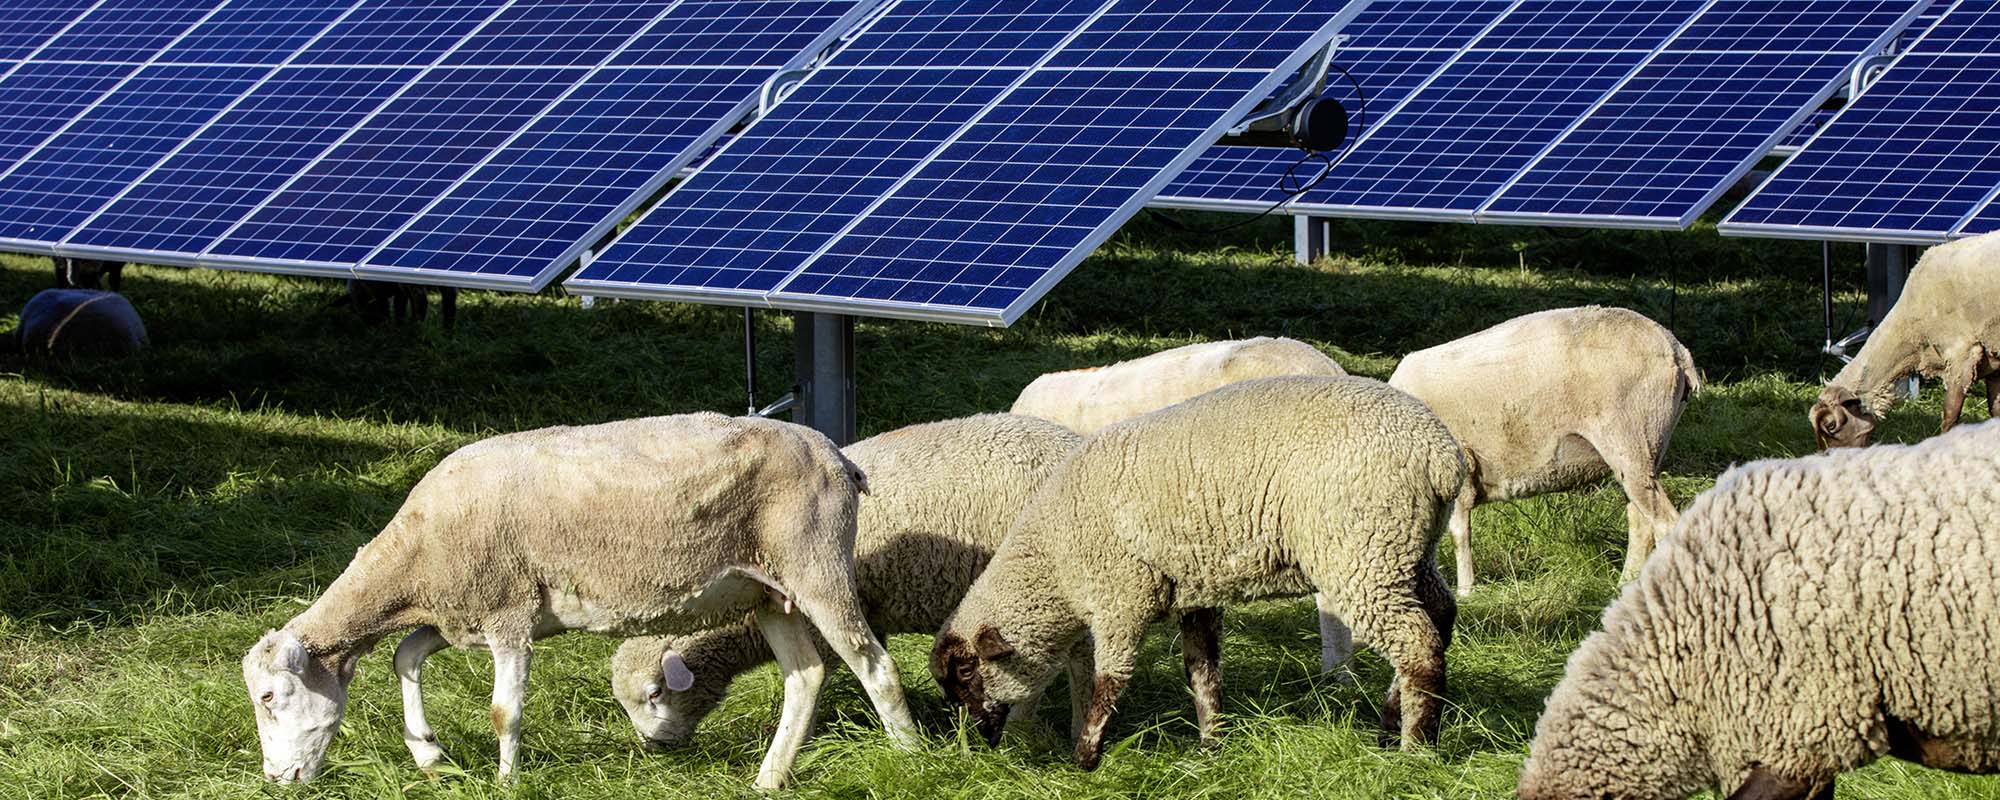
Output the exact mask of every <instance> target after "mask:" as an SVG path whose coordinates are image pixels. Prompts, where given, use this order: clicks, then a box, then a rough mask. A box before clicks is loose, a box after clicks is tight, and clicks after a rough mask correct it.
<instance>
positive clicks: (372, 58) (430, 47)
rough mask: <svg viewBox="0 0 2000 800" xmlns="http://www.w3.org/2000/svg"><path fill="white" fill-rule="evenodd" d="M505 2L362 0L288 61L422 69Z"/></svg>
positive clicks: (474, 0) (484, 0)
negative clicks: (352, 11)
mask: <svg viewBox="0 0 2000 800" xmlns="http://www.w3.org/2000/svg"><path fill="white" fill-rule="evenodd" d="M506 2H507V0H368V1H367V2H366V3H363V4H362V5H361V7H360V8H357V9H356V10H355V11H354V13H352V14H349V15H348V16H347V18H345V19H343V20H341V21H340V24H338V25H335V26H333V27H332V28H331V29H329V30H327V32H326V33H325V34H323V35H321V36H320V38H319V41H317V42H314V43H313V44H312V45H311V46H309V47H307V48H305V49H304V50H302V51H300V53H299V54H298V56H297V57H296V58H294V59H292V63H294V64H299V65H348V66H364V67H387V66H405V65H408V66H425V65H428V64H431V63H432V62H434V61H436V60H437V58H438V57H439V56H442V55H444V53H445V52H446V51H448V50H450V49H451V47H452V46H453V45H456V44H458V43H459V42H460V41H461V40H463V39H464V38H465V36H466V34H469V33H471V32H472V31H474V30H476V29H477V28H479V26H480V25H481V24H482V23H484V22H486V20H487V19H488V18H490V17H491V16H492V15H493V12H495V11H497V10H498V9H499V8H500V7H501V6H502V5H505V4H506Z"/></svg>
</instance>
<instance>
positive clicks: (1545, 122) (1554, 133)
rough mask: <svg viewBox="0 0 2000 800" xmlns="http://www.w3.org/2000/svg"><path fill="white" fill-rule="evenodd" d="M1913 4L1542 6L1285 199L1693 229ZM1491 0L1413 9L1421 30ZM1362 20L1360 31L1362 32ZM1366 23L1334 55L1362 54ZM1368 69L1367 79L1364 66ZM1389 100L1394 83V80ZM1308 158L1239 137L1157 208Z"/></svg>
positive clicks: (1228, 192) (1426, 83)
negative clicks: (1244, 143)
mask: <svg viewBox="0 0 2000 800" xmlns="http://www.w3.org/2000/svg"><path fill="white" fill-rule="evenodd" d="M1922 5H1928V3H1915V2H1911V1H1910V0H1894V1H1890V2H1859V1H1857V0H1827V1H1826V2H1813V1H1812V0H1706V1H1703V0H1691V1H1688V2H1675V1H1673V0H1665V1H1648V2H1631V3H1603V2H1544V1H1539V0H1537V1H1530V2H1517V3H1511V4H1507V8H1506V9H1505V10H1504V11H1503V12H1502V13H1501V14H1500V15H1499V16H1498V18H1497V20H1496V21H1494V22H1492V23H1491V24H1490V26H1489V29H1488V30H1485V31H1482V32H1480V33H1479V34H1478V35H1477V36H1476V37H1475V38H1473V39H1472V40H1471V41H1470V42H1468V44H1467V46H1466V47H1465V48H1464V49H1462V50H1461V51H1459V52H1457V53H1456V54H1455V55H1454V56H1453V57H1452V58H1451V59H1450V60H1449V61H1447V62H1444V63H1442V64H1441V65H1439V67H1438V68H1437V69H1436V71H1435V72H1433V73H1432V74H1430V75H1427V76H1425V78H1424V79H1423V82H1422V83H1421V84H1419V85H1418V86H1417V87H1416V88H1415V89H1414V90H1413V91H1407V92H1401V93H1400V94H1401V97H1400V99H1398V100H1396V101H1395V102H1394V103H1393V104H1389V105H1386V107H1385V104H1383V103H1381V102H1378V101H1376V100H1375V99H1374V98H1373V97H1371V98H1370V100H1369V108H1370V111H1371V113H1376V112H1377V111H1378V110H1379V113H1380V121H1379V122H1377V123H1375V124H1372V125H1370V126H1369V127H1370V130H1368V131H1365V132H1363V135H1362V137H1361V138H1360V139H1359V140H1358V141H1357V142H1355V143H1354V144H1353V145H1352V148H1353V151H1352V152H1351V153H1349V154H1346V156H1345V158H1344V159H1343V160H1342V161H1341V162H1340V163H1339V165H1338V166H1337V167H1336V168H1335V169H1334V170H1333V171H1332V172H1331V173H1330V174H1329V175H1327V177H1326V179H1325V180H1324V181H1322V182H1321V183H1320V184H1319V185H1318V186H1316V187H1314V188H1313V189H1312V190H1311V191H1309V192H1307V193H1306V194H1305V195H1304V196H1302V197H1300V198H1299V199H1297V200H1295V201H1293V202H1292V203H1290V204H1289V206H1288V208H1287V210H1288V211H1291V212H1292V213H1319V214H1325V215H1328V216H1355V217H1378V218H1408V219H1431V220H1446V221H1461V222H1470V221H1492V222H1520V223H1532V224H1577V225H1594V226H1607V227H1640V228H1679V227H1685V226H1686V225H1687V224H1689V223H1690V222H1692V221H1693V219H1694V218H1695V217H1696V216H1697V215H1699V213H1700V212H1701V211H1702V210H1703V209H1705V208H1706V207H1707V206H1708V205H1709V204H1710V203H1712V202H1713V201H1714V200H1715V199H1716V198H1717V197H1719V196H1720V195H1721V193H1722V192H1723V191H1725V190H1726V189H1727V188H1728V187H1729V185H1731V184H1732V183H1733V182H1734V181H1735V180H1736V179H1737V178H1738V177H1740V176H1741V175H1742V174H1743V173H1744V172H1745V171H1747V170H1748V169H1749V168H1750V167H1751V166H1753V165H1754V162H1755V160H1756V159H1757V158H1759V157H1761V156H1762V155H1763V154H1764V153H1765V152H1768V151H1769V149H1770V148H1771V147H1772V146H1774V145H1776V144H1777V143H1778V142H1779V141H1781V140H1782V139H1783V137H1784V136H1785V135H1786V134H1787V133H1788V132H1790V131H1792V130H1794V129H1795V128H1796V127H1797V126H1798V125H1799V123H1800V122H1801V121H1803V119H1804V118H1805V117H1806V116H1807V115H1809V114H1810V113H1811V111H1812V109H1813V108H1815V107H1816V106H1818V105H1819V103H1820V102H1822V101H1823V100H1824V99H1825V98H1827V97H1828V96H1830V95H1831V93H1832V92H1833V91H1834V90H1835V89H1837V88H1838V87H1839V86H1840V85H1842V84H1843V82H1844V80H1845V77H1846V74H1847V70H1848V68H1849V67H1851V65H1853V64H1854V63H1856V62H1857V61H1859V60H1860V59H1861V58H1863V57H1865V56H1867V55H1869V54H1871V53H1873V52H1877V51H1879V50H1880V49H1881V48H1882V47H1884V46H1885V45H1886V44H1887V43H1888V42H1889V40H1890V39H1892V38H1893V37H1894V36H1895V35H1896V33H1897V32H1899V31H1901V30H1902V29H1903V28H1904V27H1906V26H1907V25H1909V24H1910V22H1911V20H1912V19H1914V18H1915V16H1916V14H1917V13H1918V12H1919V11H1920V10H1921V9H1920V6H1922ZM1491 14H1492V11H1491V6H1490V4H1475V3H1464V2H1459V3H1451V2H1442V3H1425V4H1416V5H1415V6H1413V7H1412V8H1411V9H1410V10H1409V13H1408V15H1406V16H1404V17H1403V18H1402V19H1401V20H1400V22H1401V24H1402V25H1404V26H1407V27H1411V28H1415V29H1422V28H1423V27H1426V26H1432V25H1437V24H1440V23H1442V22H1445V21H1450V20H1458V19H1467V18H1471V19H1485V18H1487V17H1488V16H1490V15H1491ZM1363 30H1365V28H1364V29H1363ZM1371 45H1374V42H1372V41H1371V40H1370V39H1368V38H1367V37H1366V36H1365V35H1357V36H1355V37H1354V38H1353V40H1352V41H1350V42H1348V43H1347V44H1346V45H1345V46H1344V47H1343V48H1342V50H1340V51H1339V58H1340V59H1341V60H1343V61H1352V62H1353V63H1356V64H1365V63H1367V62H1368V61H1369V60H1370V59H1371V58H1372V57H1374V55H1373V53H1372V52H1371V51H1370V50H1368V49H1365V48H1369V47H1370V46H1371ZM1357 77H1360V76H1359V75H1357ZM1382 85H1383V86H1384V88H1385V90H1386V91H1384V92H1383V94H1385V95H1386V96H1389V97H1396V96H1397V95H1398V94H1399V93H1398V91H1397V90H1396V88H1395V87H1394V86H1393V85H1388V84H1386V83H1385V84H1382ZM1296 158H1297V155H1296V154H1295V153H1286V152H1284V151H1277V152H1270V151H1265V152H1255V151H1253V150H1252V149H1249V148H1229V149H1227V150H1221V151H1220V152H1217V153H1214V154H1211V156H1210V157H1209V158H1208V159H1207V160H1206V161H1205V162H1203V164H1200V165H1198V166H1197V167H1196V168H1195V169H1193V170H1190V174H1189V175H1188V176H1187V177H1184V178H1183V180H1182V181H1181V182H1180V183H1178V184H1176V185H1175V186H1173V187H1170V188H1169V190H1168V191H1167V193H1166V195H1167V196H1166V197H1163V198H1162V199H1161V200H1160V201H1159V204H1161V205H1185V206H1192V207H1236V208H1249V207H1257V208H1261V207H1265V206H1268V205H1270V204H1272V203H1275V202H1278V201H1280V200H1283V199H1284V195H1283V193H1282V192H1279V191H1277V190H1276V189H1275V188H1274V187H1276V185H1277V182H1276V180H1275V178H1274V176H1275V175H1276V174H1277V173H1279V172H1282V171H1283V170H1284V168H1285V167H1286V166H1289V165H1290V164H1291V163H1292V162H1294V161H1295V160H1296Z"/></svg>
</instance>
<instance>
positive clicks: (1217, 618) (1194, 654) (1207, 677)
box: [1181, 608, 1222, 743]
mask: <svg viewBox="0 0 2000 800" xmlns="http://www.w3.org/2000/svg"><path fill="white" fill-rule="evenodd" d="M1181 660H1182V662H1183V663H1184V664H1186V665H1187V678H1188V689H1189V690H1190V691H1192V692H1194V719H1195V725H1196V727H1197V728H1198V729H1199V730H1200V731H1201V741H1202V742H1203V743H1209V742H1214V741H1215V740H1216V739H1218V738H1220V736H1219V734H1220V732H1221V730H1222V609H1219V608H1198V609H1195V610H1193V611H1189V612H1187V613H1185V614H1182V615H1181Z"/></svg>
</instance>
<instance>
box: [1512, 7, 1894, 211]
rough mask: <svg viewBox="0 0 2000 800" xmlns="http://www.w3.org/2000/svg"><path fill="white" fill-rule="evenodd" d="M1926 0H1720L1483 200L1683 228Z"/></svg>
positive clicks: (1514, 207) (1519, 207)
mask: <svg viewBox="0 0 2000 800" xmlns="http://www.w3.org/2000/svg"><path fill="white" fill-rule="evenodd" d="M1920 5H1922V4H1921V3H1915V2H1912V0H1900V1H1894V0H1892V1H1891V2H1874V1H1870V2H1862V1H1861V0H1843V1H1841V2H1821V3H1800V2H1797V1H1796V0H1720V1H1719V2H1715V3H1714V4H1712V5H1711V6H1709V7H1708V8H1707V9H1705V10H1703V11H1702V12H1701V14H1700V15H1699V16H1697V17H1696V18H1695V19H1694V22H1693V23H1692V24H1691V25H1689V26H1688V28H1687V30H1685V31H1683V32H1682V33H1681V34H1680V35H1678V36H1676V37H1674V39H1673V40H1672V41H1669V42H1668V43H1667V44H1666V46H1665V47H1664V48H1662V49H1661V50H1660V51H1659V52H1658V53H1656V54H1654V55H1653V56H1651V57H1650V58H1648V60H1647V61H1646V63H1645V65H1644V66H1642V67H1640V68H1639V70H1638V71H1637V72H1636V73H1635V74H1633V76H1632V77H1631V78H1629V79H1628V80H1626V81H1625V83H1624V84H1623V85H1622V86H1620V87H1619V88H1618V89H1617V90H1616V91H1614V92H1612V93H1611V94H1610V96H1608V97H1606V98H1605V99H1604V101H1603V102H1602V103H1601V104H1599V105H1598V106H1597V107H1596V108H1595V109H1593V110H1592V111H1591V112H1590V113H1588V114H1586V115H1585V116H1584V117H1583V118H1582V120H1580V121H1579V122H1578V123H1577V124H1576V125H1575V126H1574V128H1573V129H1572V130H1571V131H1569V132H1568V133H1567V134H1565V135H1563V136H1562V137H1561V139H1560V140H1558V141H1556V142H1555V143H1554V144H1553V145H1552V146H1551V147H1550V148H1549V149H1548V150H1547V151H1546V152H1545V153H1544V154H1543V155H1541V156H1540V157H1539V158H1538V159H1536V160H1535V161H1534V162H1533V164H1532V166H1530V167H1529V168H1528V169H1526V170H1525V171H1523V172H1522V173H1521V174H1520V175H1519V176H1517V177H1515V178H1514V179H1513V181H1512V182H1510V183H1509V184H1508V185H1507V187H1506V188H1505V189H1503V190H1502V191H1501V192H1500V193H1499V194H1498V195H1496V196H1495V197H1493V198H1492V199H1491V200H1489V201H1488V202H1487V203H1486V204H1485V205H1484V207H1482V208H1481V209H1480V211H1479V215H1480V220H1481V221H1496V222H1500V221H1514V222H1529V223H1539V224H1552V223H1559V224H1570V225H1614V226H1618V227H1654V228H1665V229H1673V230H1678V229H1681V228H1685V227H1687V226H1688V225H1690V224H1692V223H1693V222H1694V220H1695V218H1696V217H1698V216H1699V215H1700V214H1701V212H1702V211H1703V210H1704V209H1706V208H1708V206H1709V205H1710V204H1711V203H1713V202H1715V200H1716V199H1718V198H1720V197H1721V195H1722V193H1723V192H1724V191H1727V190H1728V189H1729V187H1730V186H1731V185H1732V184H1734V183H1735V181H1736V179H1737V178H1739V177H1741V176H1742V175H1743V173H1745V172H1747V171H1749V169H1750V168H1751V167H1752V166H1753V165H1754V164H1755V163H1756V160H1757V159H1758V158H1760V157H1762V156H1763V155H1764V154H1765V153H1766V152H1769V151H1770V149H1771V148H1772V147H1773V146H1775V145H1776V144H1777V142H1778V141H1779V140H1781V139H1782V138H1783V136H1784V135H1785V134H1786V133H1787V132H1789V131H1790V130H1792V129H1793V128H1794V127H1795V126H1796V125H1797V124H1798V122H1799V121H1800V120H1801V119H1803V118H1804V117H1805V116H1806V115H1807V114H1808V113H1809V112H1810V110H1811V109H1812V108H1813V107H1815V106H1818V105H1819V104H1820V103H1821V102H1822V101H1824V100H1826V98H1827V97H1829V96H1831V95H1832V94H1833V92H1834V90H1835V89H1836V88H1837V87H1838V86H1840V85H1842V84H1844V83H1845V81H1846V78H1847V74H1848V71H1849V70H1850V69H1851V68H1852V67H1853V65H1854V64H1855V62H1857V61H1859V60H1860V59H1861V58H1862V57H1864V56H1867V55H1869V54H1871V53H1875V52H1879V51H1880V50H1881V49H1882V48H1883V47H1884V46H1886V45H1887V44H1888V41H1889V39H1891V38H1892V37H1894V36H1895V35H1896V33H1897V32H1898V31H1900V30H1901V29H1902V28H1903V27H1904V26H1905V25H1907V24H1908V23H1909V22H1910V20H1911V19H1913V18H1914V16H1915V14H1916V13H1917V11H1918V10H1919V7H1920Z"/></svg>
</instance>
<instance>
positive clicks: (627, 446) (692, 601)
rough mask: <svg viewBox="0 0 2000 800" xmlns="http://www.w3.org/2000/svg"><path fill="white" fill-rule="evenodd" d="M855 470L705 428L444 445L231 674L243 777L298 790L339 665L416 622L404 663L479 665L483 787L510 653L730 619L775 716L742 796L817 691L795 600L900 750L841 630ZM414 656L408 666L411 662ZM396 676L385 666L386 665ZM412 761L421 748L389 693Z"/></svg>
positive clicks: (341, 696)
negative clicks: (485, 667)
mask: <svg viewBox="0 0 2000 800" xmlns="http://www.w3.org/2000/svg"><path fill="white" fill-rule="evenodd" d="M864 481H865V479H864V477H863V475H862V473H861V472H860V470H858V469H856V468H855V467H854V466H853V465H852V464H850V463H848V462H847V460H846V459H844V458H842V457H841V455H840V453H839V451H837V450H835V449H834V447H833V443H832V442H830V441H828V440H827V439H826V437H825V436H822V435H820V434H819V433H816V432H814V431H812V430H810V429H808V428H804V427H801V426H797V425H792V424H789V423H783V422H775V421H771V420H762V419H755V418H742V419H731V418H728V417H724V416H721V415H718V414H690V415H683V416H675V417H654V418H648V419H637V420H628V421H624V422H613V423H608V424H603V425H591V426H583V427H557V428H546V429H542V430H535V431H527V432H524V433H515V434H509V435H505V436H498V437H494V438H491V439H487V440H485V441H481V442H477V443H474V444H472V445H468V446H466V447H465V448H462V449H460V450H459V451H458V452H456V453H453V454H452V455H451V456H449V457H447V458H446V459H444V461H443V462H441V463H440V464H438V466H437V467H436V468H435V469H433V470H431V472H430V473H429V474H428V475H425V476H424V478H423V480H422V481H420V482H418V484H417V486H416V488H415V489H412V490H411V492H410V496H409V499H408V500H407V501H405V502H404V503H403V507H402V509H400V510H399V511H397V513H396V516H395V518H394V519H392V520H390V521H389V524H388V526H387V527H385V528H384V529H383V530H382V533H381V534H379V535H377V536H376V537H375V539H374V540H373V541H370V542H369V543H368V544H367V545H366V546H364V547H362V548H361V549H360V551H359V552H357V553H356V554H355V557H354V561H353V563H351V564H349V565H348V568H347V570H346V571H345V572H343V573H341V576H340V577H339V578H338V579H336V580H335V581H334V582H333V585H331V586H329V587H327V590H326V593H325V594H323V595H321V596H320V598H319V600H318V601H317V602H315V603H313V605H312V607H311V608H308V609H306V611H305V612H304V613H302V614H300V615H298V616H297V617H295V618H293V619H292V620H291V621H290V622H288V623H286V625H285V627H284V629H282V630H277V631H271V632H269V633H267V634H265V636H264V637H263V639H262V640H261V641H259V642H258V643H257V645H256V646H255V647H253V648H252V649H251V650H250V652H249V654H248V655H246V656H244V658H243V677H244V682H245V683H246V684H247V686H248V688H249V692H250V698H251V701H252V705H253V706H254V707H255V709H256V715H257V732H258V737H259V739H261V741H262V745H263V752H264V772H265V774H266V775H267V776H268V777H270V778H272V779H274V780H278V781H280V782H292V781H306V780H309V779H311V778H313V777H314V776H315V775H316V774H317V773H318V772H319V770H320V767H321V764H322V763H323V762H324V760H325V757H326V751H327V746H328V744H329V742H330V741H331V740H332V738H333V734H334V732H335V731H336V730H337V729H338V728H339V726H340V719H341V715H342V712H343V710H344V708H345V706H346V702H347V687H348V684H349V682H350V681H352V680H353V678H354V667H355V662H356V660H357V659H359V658H360V657H361V655H362V654H363V653H366V652H367V651H369V650H370V649H372V648H373V647H374V645H375V644H376V642H378V641H380V640H381V639H382V637H384V636H386V635H388V634H390V633H392V632H394V631H397V630H400V629H405V628H410V627H413V626H421V627H420V629H419V634H420V635H419V636H417V637H413V640H414V641H416V642H417V644H416V645H415V646H412V644H411V642H410V641H406V642H405V643H404V645H403V646H402V647H399V648H398V649H397V659H396V660H397V664H398V667H399V668H403V667H408V668H410V670H411V673H412V674H406V675H405V676H404V677H405V678H406V679H407V680H406V682H405V686H406V688H407V687H410V686H414V685H415V683H416V678H417V676H416V675H415V674H413V673H414V669H415V666H414V664H413V662H412V661H411V660H410V659H409V658H408V656H409V655H410V654H411V653H412V652H414V651H417V650H421V649H423V648H426V647H428V648H430V649H436V648H438V647H443V646H446V644H447V643H449V644H451V645H458V646H461V647H478V648H487V649H490V650H491V651H492V653H493V662H494V680H493V715H492V716H493V727H494V729H495V731H496V732H497V733H498V734H499V736H500V775H501V777H502V779H506V778H507V777H509V776H510V775H511V774H512V771H513V767H514V762H515V754H516V752H517V751H518V749H519V746H520V738H521V706H522V700H523V697H524V695H525V692H526V682H527V676H528V662H529V654H530V652H531V650H532V647H531V642H533V641H534V640H536V639H540V638H543V637H546V636H552V635H555V634H558V633H562V632H564V631H570V630H588V631H590V632H593V633H601V634H610V635H619V636H629V635H634V634H641V633H663V632H688V631H694V630H700V629H704V628H709V627H714V626H715V625H717V624H721V623H722V622H724V621H728V620H735V619H740V618H741V617H742V615H743V614H744V613H746V612H748V611H750V610H752V609H754V610H755V612H756V619H757V626H758V629H759V630H761V631H762V632H763V633H764V635H765V637H766V638H767V639H768V640H769V641H770V643H771V646H772V649H773V650H775V651H776V653H777V657H778V661H779V663H780V665H781V666H782V667H783V669H784V673H785V703H784V713H783V715H782V718H781V720H780V722H779V725H778V732H777V735H776V736H775V737H774V738H773V740H772V743H771V749H770V751H769V752H768V753H766V755H765V757H764V763H763V765H762V767H761V768H760V769H759V770H758V774H757V785H758V786H760V787H767V788H769V787H775V786H778V785H780V784H781V783H782V782H783V780H784V778H785V776H786V773H787V771H788V769H789V767H790V765H791V763H792V761H793V758H794V757H795V756H796V755H797V751H798V748H799V745H800V744H801V743H802V742H803V741H804V737H805V734H806V731H807V728H808V727H809V726H810V722H811V716H812V711H813V704H814V699H815V697H816V696H817V694H818V691H819V687H820V683H821V681H822V678H823V674H822V667H821V664H820V660H819V656H818V655H817V654H816V653H815V652H814V650H813V646H812V644H811V641H810V640H809V639H808V637H807V634H806V631H805V626H804V625H803V624H801V622H800V620H799V617H798V615H795V614H792V613H790V611H791V606H792V603H794V602H796V603H797V604H798V607H799V609H800V610H802V611H803V612H804V614H805V616H806V617H807V618H809V619H810V620H811V621H812V622H813V625H814V626H816V627H817V628H819V630H820V633H821V634H822V635H823V636H824V637H825V639H826V640H827V642H828V644H829V645H830V646H831V647H832V648H833V649H834V651H835V652H837V653H839V654H840V656H841V658H842V660H844V661H846V662H847V664H848V666H849V667H851V668H852V669H853V670H854V672H855V673H856V674H857V675H858V676H859V677H860V678H861V683H862V686H863V687H864V688H865V689H866V690H867V692H868V695H869V698H870V699H871V700H872V701H873V702H874V704H875V708H876V710H877V712H879V713H880V714H881V716H882V721H883V723H884V724H885V725H886V726H887V728H888V729H889V732H890V733H891V734H892V735H893V736H895V737H896V738H898V739H899V740H905V741H911V740H913V739H914V735H915V734H914V732H915V726H914V724H913V723H912V722H911V720H910V715H909V710H908V709H907V708H906V707H905V705H904V702H903V695H902V689H901V687H900V684H899V683H898V676H897V673H896V668H895V665H894V664H892V663H891V662H890V661H889V658H888V654H887V653H885V652H884V651H883V649H882V647H881V645H880V644H879V643H878V642H877V641H876V639H875V637H874V634H873V633H871V632H870V631H869V629H868V623H867V621H866V620H865V619H863V617H862V614H861V608H860V603H859V601H858V600H857V599H856V597H855V593H854V579H853V571H852V567H853V565H852V557H853V556H852V554H853V550H854V510H855V504H856V494H857V492H858V491H865V488H866V486H865V482H864ZM415 661H416V662H421V659H415ZM399 671H401V670H400V669H399ZM405 704H406V708H405V713H406V715H407V716H406V720H408V721H411V722H414V723H415V725H412V726H410V727H407V728H406V730H405V731H404V737H405V739H406V741H408V742H409V743H410V744H411V748H412V750H413V751H415V752H417V754H418V759H419V761H420V762H424V763H426V764H430V763H435V762H436V760H437V758H439V757H440V756H441V755H442V753H441V752H439V751H438V750H437V746H436V744H435V737H434V736H432V734H431V731H430V730H429V728H428V727H427V726H425V727H418V726H420V725H421V721H422V718H423V708H422V701H421V698H419V697H416V696H406V697H405Z"/></svg>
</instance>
